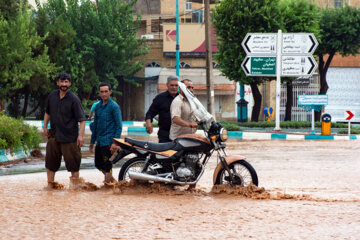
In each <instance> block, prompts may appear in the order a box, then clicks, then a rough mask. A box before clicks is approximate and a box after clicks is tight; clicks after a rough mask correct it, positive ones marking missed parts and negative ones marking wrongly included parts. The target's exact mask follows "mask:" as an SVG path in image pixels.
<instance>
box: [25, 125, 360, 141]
mask: <svg viewBox="0 0 360 240" xmlns="http://www.w3.org/2000/svg"><path fill="white" fill-rule="evenodd" d="M25 122H26V123H27V124H29V125H32V126H36V127H37V128H38V129H39V130H41V129H42V127H43V125H44V122H43V121H25ZM90 123H91V121H86V125H85V134H91V131H90V128H89V124H90ZM157 132H158V128H154V131H153V133H151V134H148V133H146V129H145V127H144V122H131V121H130V122H123V130H122V134H121V135H122V136H123V137H124V136H151V137H157ZM197 133H198V134H201V135H204V131H202V130H198V131H197ZM229 139H238V140H359V139H360V135H350V136H345V135H342V136H337V135H318V134H315V135H313V134H303V133H287V132H281V133H273V132H255V131H243V132H237V131H229Z"/></svg>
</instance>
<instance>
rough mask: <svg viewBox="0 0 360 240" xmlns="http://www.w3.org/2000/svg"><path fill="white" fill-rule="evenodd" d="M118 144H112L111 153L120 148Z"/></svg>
mask: <svg viewBox="0 0 360 240" xmlns="http://www.w3.org/2000/svg"><path fill="white" fill-rule="evenodd" d="M118 148H119V147H118V146H117V145H116V144H114V143H113V144H111V146H110V152H111V154H114V152H116V151H117V150H118Z"/></svg>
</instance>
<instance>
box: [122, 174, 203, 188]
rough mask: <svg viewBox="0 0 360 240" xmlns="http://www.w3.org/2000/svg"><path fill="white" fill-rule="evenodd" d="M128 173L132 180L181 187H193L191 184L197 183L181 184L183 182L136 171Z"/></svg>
mask: <svg viewBox="0 0 360 240" xmlns="http://www.w3.org/2000/svg"><path fill="white" fill-rule="evenodd" d="M128 173H129V177H130V179H134V180H141V181H154V182H163V183H172V184H179V185H187V184H190V185H191V184H195V183H196V182H181V181H177V180H174V179H169V178H163V177H158V176H154V175H150V174H146V173H140V172H134V171H129V172H128Z"/></svg>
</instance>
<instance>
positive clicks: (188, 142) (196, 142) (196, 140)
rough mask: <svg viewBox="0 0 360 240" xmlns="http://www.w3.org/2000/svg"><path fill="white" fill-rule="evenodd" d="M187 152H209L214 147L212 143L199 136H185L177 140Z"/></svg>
mask: <svg viewBox="0 0 360 240" xmlns="http://www.w3.org/2000/svg"><path fill="white" fill-rule="evenodd" d="M175 142H176V143H178V144H180V145H181V147H182V148H183V149H184V150H185V151H191V152H208V151H210V150H211V149H212V148H213V147H212V145H211V143H210V141H209V140H208V139H207V138H205V137H203V136H201V135H198V134H184V135H180V136H179V137H178V138H176V139H175Z"/></svg>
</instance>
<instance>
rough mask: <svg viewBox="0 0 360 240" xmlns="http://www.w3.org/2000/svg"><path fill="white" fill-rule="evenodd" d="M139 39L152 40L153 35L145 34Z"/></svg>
mask: <svg viewBox="0 0 360 240" xmlns="http://www.w3.org/2000/svg"><path fill="white" fill-rule="evenodd" d="M141 38H145V39H154V35H153V34H145V35H141Z"/></svg>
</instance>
